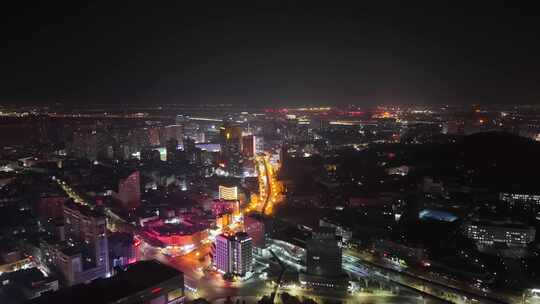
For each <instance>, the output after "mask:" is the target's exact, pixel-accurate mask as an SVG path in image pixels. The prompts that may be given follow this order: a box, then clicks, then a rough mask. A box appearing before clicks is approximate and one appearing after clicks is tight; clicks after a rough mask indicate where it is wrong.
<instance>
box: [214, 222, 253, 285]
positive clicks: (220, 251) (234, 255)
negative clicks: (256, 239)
mask: <svg viewBox="0 0 540 304" xmlns="http://www.w3.org/2000/svg"><path fill="white" fill-rule="evenodd" d="M214 265H215V266H216V268H217V269H218V271H220V272H222V273H231V274H236V275H240V276H244V275H246V274H247V273H248V272H251V271H252V269H253V245H252V241H251V237H250V236H249V235H248V234H247V233H245V232H238V233H236V234H235V235H225V234H221V235H218V236H217V237H216V252H215V256H214Z"/></svg>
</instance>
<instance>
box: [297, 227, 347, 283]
mask: <svg viewBox="0 0 540 304" xmlns="http://www.w3.org/2000/svg"><path fill="white" fill-rule="evenodd" d="M306 245H307V246H306V247H307V248H306V249H307V250H306V252H307V255H306V272H303V273H301V274H300V283H301V284H303V285H308V286H311V287H314V288H338V289H344V288H347V286H348V277H347V276H346V275H345V274H344V273H343V271H342V268H341V267H342V266H341V254H342V253H341V238H340V237H338V236H336V233H335V229H333V228H330V227H320V228H319V229H318V230H316V231H314V232H313V234H312V237H311V239H310V240H308V241H307V244H306Z"/></svg>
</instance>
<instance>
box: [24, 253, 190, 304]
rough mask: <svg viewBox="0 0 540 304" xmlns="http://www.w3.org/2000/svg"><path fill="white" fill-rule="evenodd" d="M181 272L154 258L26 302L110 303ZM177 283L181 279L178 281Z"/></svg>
mask: <svg viewBox="0 0 540 304" xmlns="http://www.w3.org/2000/svg"><path fill="white" fill-rule="evenodd" d="M178 276H182V273H181V272H180V271H178V270H176V269H174V268H172V267H169V266H166V265H163V264H161V263H160V262H158V261H156V260H151V261H141V262H138V263H135V264H132V265H130V266H129V267H128V269H127V270H126V271H124V272H121V273H119V274H117V275H116V276H114V277H112V278H108V279H98V280H95V281H92V282H91V283H89V284H80V285H75V286H72V287H68V288H64V289H61V290H59V291H57V292H54V293H51V294H46V295H43V296H41V297H39V298H36V299H33V300H31V301H30V302H28V303H29V304H52V303H66V301H67V302H69V303H77V304H95V303H113V302H116V301H118V300H120V299H122V298H125V297H128V296H131V295H133V294H135V293H138V292H140V291H143V290H146V289H148V288H152V287H156V286H158V285H159V284H160V283H163V282H165V281H168V280H170V279H173V278H175V277H178ZM178 287H183V286H182V281H180V280H179V281H178Z"/></svg>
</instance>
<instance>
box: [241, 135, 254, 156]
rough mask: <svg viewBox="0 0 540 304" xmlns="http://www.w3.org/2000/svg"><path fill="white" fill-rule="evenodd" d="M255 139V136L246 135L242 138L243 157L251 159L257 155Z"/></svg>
mask: <svg viewBox="0 0 540 304" xmlns="http://www.w3.org/2000/svg"><path fill="white" fill-rule="evenodd" d="M256 142H257V138H256V137H255V135H246V136H243V137H242V154H243V155H244V156H245V157H253V156H255V154H256V153H257V146H256Z"/></svg>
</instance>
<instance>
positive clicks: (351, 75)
mask: <svg viewBox="0 0 540 304" xmlns="http://www.w3.org/2000/svg"><path fill="white" fill-rule="evenodd" d="M530 11H532V10H528V8H526V7H521V8H520V7H508V6H507V5H504V3H490V6H489V7H483V6H480V5H476V6H475V5H469V6H467V7H448V6H446V7H445V6H442V5H439V6H431V7H422V8H420V7H409V6H405V5H403V4H402V5H390V4H387V5H386V7H383V6H382V5H379V6H378V7H377V6H376V5H364V6H363V7H350V8H346V7H341V8H327V7H322V6H318V7H313V4H312V5H311V6H304V5H303V3H301V2H294V3H286V2H283V3H280V2H279V1H278V2H277V3H276V4H274V5H272V6H270V5H266V6H263V5H257V7H252V8H239V7H236V8H234V7H211V8H207V7H201V6H199V7H195V6H186V5H181V4H178V3H176V4H171V5H170V7H160V8H155V7H147V6H145V5H144V4H142V3H136V2H130V3H129V5H122V4H119V3H114V4H110V3H93V4H91V5H88V6H83V5H82V4H78V3H72V4H70V5H68V6H64V5H61V4H51V3H46V4H42V5H40V6H37V7H33V8H26V7H21V6H19V7H11V8H7V9H6V10H5V12H4V14H5V15H7V16H3V19H4V20H5V21H6V25H5V26H4V28H3V29H2V30H0V32H1V34H2V36H3V37H4V39H3V46H2V50H1V51H0V52H1V57H0V58H2V59H0V64H1V66H2V73H1V75H2V77H1V79H0V80H1V83H2V86H1V90H0V104H21V105H22V104H42V105H52V104H54V103H55V102H57V101H59V102H62V103H64V104H68V105H72V106H76V105H83V104H94V103H98V104H99V103H104V104H116V103H130V104H141V105H149V106H150V105H159V104H162V103H178V104H192V105H197V104H221V103H231V104H247V105H250V106H254V107H262V106H273V105H275V106H285V105H305V104H320V105H328V106H332V105H344V104H358V105H365V106H370V105H375V104H444V103H450V104H471V105H472V104H503V105H509V104H537V103H538V101H540V86H539V85H538V84H539V83H538V78H537V71H538V70H539V68H540V61H539V59H538V56H537V54H538V53H539V51H540V42H539V41H540V40H539V39H538V30H537V27H536V26H535V23H536V20H535V16H531V15H530V14H529V15H528V16H527V14H528V13H529V12H530Z"/></svg>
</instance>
